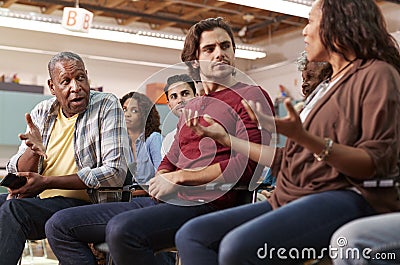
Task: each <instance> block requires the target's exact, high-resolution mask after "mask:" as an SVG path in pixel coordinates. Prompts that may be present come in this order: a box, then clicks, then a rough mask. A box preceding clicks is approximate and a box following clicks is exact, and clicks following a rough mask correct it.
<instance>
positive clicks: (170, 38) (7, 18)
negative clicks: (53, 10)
mask: <svg viewBox="0 0 400 265" xmlns="http://www.w3.org/2000/svg"><path fill="white" fill-rule="evenodd" d="M0 27H7V28H17V29H25V30H32V31H40V32H47V33H54V34H62V35H68V36H75V37H82V38H91V39H98V40H107V41H116V42H124V43H135V44H142V45H149V46H155V47H161V48H169V49H177V50H182V48H183V44H184V41H185V36H183V35H174V34H170V33H168V34H167V33H160V32H156V31H147V30H139V29H133V28H129V27H122V26H114V25H106V24H98V23H93V24H92V27H91V28H90V30H89V32H87V33H82V32H74V31H69V30H66V29H65V28H63V27H62V26H61V18H59V17H54V16H50V15H44V14H36V15H32V14H29V13H23V12H13V11H10V10H8V9H4V8H0ZM265 56H266V52H265V50H264V49H262V48H260V47H255V46H250V45H246V46H245V45H238V46H237V49H236V57H238V58H244V59H251V60H254V59H257V58H263V57H265Z"/></svg>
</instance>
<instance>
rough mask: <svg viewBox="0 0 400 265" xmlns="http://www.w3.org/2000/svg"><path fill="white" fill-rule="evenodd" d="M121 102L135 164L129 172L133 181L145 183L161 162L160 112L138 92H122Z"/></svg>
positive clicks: (152, 175)
mask: <svg viewBox="0 0 400 265" xmlns="http://www.w3.org/2000/svg"><path fill="white" fill-rule="evenodd" d="M121 105H122V108H123V110H124V113H125V121H126V127H127V129H128V135H129V139H130V143H131V148H132V151H133V155H134V161H135V163H134V164H136V170H135V172H134V173H133V172H132V173H133V175H134V178H135V180H136V182H138V183H139V184H145V183H146V182H147V181H149V180H150V179H151V178H152V177H154V174H155V172H156V170H157V167H158V166H159V165H160V163H161V144H162V135H161V133H160V132H161V130H160V115H159V114H158V111H157V109H156V107H155V105H154V104H153V103H152V102H151V101H150V99H149V98H148V97H147V96H145V95H143V94H141V93H138V92H129V93H128V94H126V95H124V96H123V97H122V98H121ZM129 168H130V170H132V167H131V166H130V167H129Z"/></svg>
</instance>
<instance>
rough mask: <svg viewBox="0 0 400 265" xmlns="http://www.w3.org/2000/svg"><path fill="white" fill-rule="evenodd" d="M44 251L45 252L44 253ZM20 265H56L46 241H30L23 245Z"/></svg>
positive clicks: (56, 262)
mask: <svg viewBox="0 0 400 265" xmlns="http://www.w3.org/2000/svg"><path fill="white" fill-rule="evenodd" d="M44 250H45V251H44ZM21 264H22V265H58V261H57V259H56V257H55V256H54V254H53V252H52V251H51V249H50V246H49V244H48V243H47V240H44V241H42V240H37V241H30V242H29V243H26V244H25V249H24V253H23V255H22V262H21Z"/></svg>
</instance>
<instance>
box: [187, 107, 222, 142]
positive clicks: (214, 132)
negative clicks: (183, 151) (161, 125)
mask: <svg viewBox="0 0 400 265" xmlns="http://www.w3.org/2000/svg"><path fill="white" fill-rule="evenodd" d="M182 113H183V116H184V118H185V121H186V126H187V127H189V128H191V129H192V130H193V131H194V132H195V133H196V134H197V135H199V136H207V137H211V138H212V139H214V140H215V141H217V142H219V143H220V144H222V145H225V146H229V144H230V140H229V134H228V133H227V132H226V131H225V129H224V127H222V125H221V124H219V123H217V122H215V121H214V120H213V119H212V118H211V117H210V116H209V115H207V114H205V115H204V116H203V119H204V121H206V122H207V123H208V126H202V125H201V124H200V122H199V116H198V113H197V111H195V112H194V115H193V117H192V110H191V109H188V110H187V109H183V112H182Z"/></svg>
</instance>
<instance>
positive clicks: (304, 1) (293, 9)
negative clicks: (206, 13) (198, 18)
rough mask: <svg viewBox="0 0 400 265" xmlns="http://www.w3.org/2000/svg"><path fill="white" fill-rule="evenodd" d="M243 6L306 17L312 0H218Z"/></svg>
mask: <svg viewBox="0 0 400 265" xmlns="http://www.w3.org/2000/svg"><path fill="white" fill-rule="evenodd" d="M219 1H222V2H228V3H233V4H238V5H243V6H250V7H254V8H259V9H264V10H270V11H273V12H278V13H282V14H287V15H291V16H296V17H303V18H308V13H310V10H311V4H312V2H313V0H263V1H260V0H219Z"/></svg>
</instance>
